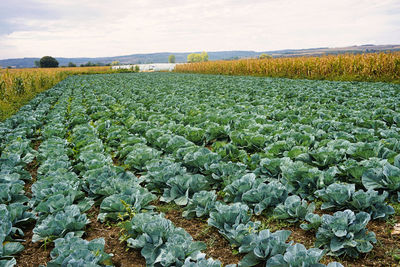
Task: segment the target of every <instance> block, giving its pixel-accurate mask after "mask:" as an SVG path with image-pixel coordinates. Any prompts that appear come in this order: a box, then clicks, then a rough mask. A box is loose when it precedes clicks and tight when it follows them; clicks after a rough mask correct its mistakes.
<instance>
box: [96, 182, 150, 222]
mask: <svg viewBox="0 0 400 267" xmlns="http://www.w3.org/2000/svg"><path fill="white" fill-rule="evenodd" d="M156 198H157V197H156V196H155V195H153V194H152V193H149V192H148V191H147V189H145V188H142V187H137V188H127V189H125V191H123V192H122V193H119V194H115V195H111V196H109V197H106V198H105V199H104V200H103V201H102V202H101V205H100V213H99V216H98V217H97V219H98V220H100V221H101V222H104V221H106V220H111V221H116V220H117V219H125V216H123V214H124V213H125V212H126V205H128V206H129V207H130V208H132V209H133V210H134V211H135V212H143V211H151V210H152V209H153V208H154V207H153V206H151V205H149V203H150V202H151V201H153V200H155V199H156Z"/></svg>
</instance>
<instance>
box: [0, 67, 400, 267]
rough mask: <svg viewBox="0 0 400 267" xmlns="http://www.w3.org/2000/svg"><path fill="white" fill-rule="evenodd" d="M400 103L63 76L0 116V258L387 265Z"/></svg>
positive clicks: (360, 88)
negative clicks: (12, 111)
mask: <svg viewBox="0 0 400 267" xmlns="http://www.w3.org/2000/svg"><path fill="white" fill-rule="evenodd" d="M399 110H400V85H395V84H388V83H360V82H331V81H309V80H289V79H276V78H257V77H240V76H236V77H231V76H218V75H198V74H177V73H137V74H109V75H106V74H105V75H90V76H85V75H82V76H74V77H69V78H67V79H65V80H63V81H62V82H60V83H58V84H57V85H56V86H54V87H53V88H51V89H50V90H48V91H45V92H43V93H40V94H39V95H38V96H37V97H36V98H34V99H33V100H31V101H30V102H29V103H28V104H27V105H25V106H23V107H22V108H21V109H20V111H19V112H18V113H16V114H15V115H13V116H12V117H10V118H8V119H7V120H5V121H4V122H1V123H0V139H1V145H0V152H1V157H0V172H1V176H0V214H1V216H0V266H14V265H16V266H39V265H47V266H113V265H114V266H179V267H180V266H185V267H196V266H198V267H203V266H204V267H206V266H209V267H219V266H222V265H223V266H231V267H232V266H293V267H297V266H301V267H306V266H329V267H334V266H336V267H338V266H361V265H364V266H367V265H376V266H391V265H393V266H395V265H396V264H398V263H399V262H398V261H397V260H399V258H400V251H399V250H398V244H400V243H399V242H400V236H399V235H395V234H394V233H392V232H393V229H394V227H396V225H398V224H397V223H398V222H399V220H400V205H399V201H400V193H399V192H400V113H399ZM196 227H197V228H196ZM96 229H97V230H96ZM98 229H103V230H102V231H98ZM94 231H97V232H96V233H94ZM111 231H115V233H116V234H113V235H109V234H108V233H110V232H111ZM106 234H107V236H106ZM211 237H212V238H213V239H212V240H211ZM117 241H118V242H117ZM109 242H112V244H113V245H110V243H109ZM118 246H120V247H121V249H120V250H118V248H117V247H118ZM127 249H129V250H128V251H126V250H127ZM116 251H121V254H118V253H117V252H116ZM129 253H130V254H129ZM122 254H123V255H122ZM40 255H42V256H43V257H41V258H39V256H40ZM129 255H131V256H129ZM123 257H124V259H122V258H123ZM130 257H131V258H130ZM339 262H340V263H339ZM380 264H382V265H380Z"/></svg>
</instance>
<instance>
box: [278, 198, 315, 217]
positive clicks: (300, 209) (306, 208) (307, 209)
mask: <svg viewBox="0 0 400 267" xmlns="http://www.w3.org/2000/svg"><path fill="white" fill-rule="evenodd" d="M314 210H315V204H314V203H311V204H307V201H305V200H304V199H301V198H300V197H299V196H296V195H293V196H289V197H288V198H287V199H286V200H285V202H284V203H283V204H279V205H278V206H276V208H275V209H274V216H275V218H277V219H281V220H287V221H288V222H292V223H293V222H297V221H298V220H304V218H305V217H306V216H307V214H309V213H313V212H314Z"/></svg>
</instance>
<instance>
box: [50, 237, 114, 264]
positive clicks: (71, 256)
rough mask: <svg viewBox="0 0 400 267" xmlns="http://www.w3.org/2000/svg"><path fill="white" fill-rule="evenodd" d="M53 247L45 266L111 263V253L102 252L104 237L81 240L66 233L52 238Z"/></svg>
mask: <svg viewBox="0 0 400 267" xmlns="http://www.w3.org/2000/svg"><path fill="white" fill-rule="evenodd" d="M54 245H55V247H54V249H53V250H52V251H51V253H50V256H51V258H52V260H51V261H49V262H48V263H47V266H50V267H58V266H72V265H76V266H78V265H79V266H105V265H107V266H108V265H111V264H112V262H111V256H112V254H107V253H105V252H104V245H105V241H104V238H97V239H93V240H91V241H86V240H83V239H82V238H80V237H76V236H74V233H68V234H66V235H65V237H63V238H58V239H56V240H54Z"/></svg>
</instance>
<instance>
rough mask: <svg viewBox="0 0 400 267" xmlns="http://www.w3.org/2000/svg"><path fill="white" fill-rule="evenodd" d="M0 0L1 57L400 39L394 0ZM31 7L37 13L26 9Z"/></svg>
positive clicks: (272, 47) (259, 48) (261, 48)
mask: <svg viewBox="0 0 400 267" xmlns="http://www.w3.org/2000/svg"><path fill="white" fill-rule="evenodd" d="M3 4H4V2H3ZM6 4H7V5H8V8H9V10H11V11H10V12H9V14H6V15H4V16H3V18H2V19H1V22H0V23H2V22H4V25H5V26H4V27H8V28H6V29H1V27H2V26H0V51H1V52H0V58H9V57H24V56H38V57H40V56H43V55H53V56H63V57H80V56H85V57H86V56H88V57H96V56H112V55H123V54H133V53H147V52H161V51H171V52H178V51H201V50H206V51H218V50H256V51H267V50H277V49H286V48H310V47H320V46H329V47H335V46H345V45H353V44H363V43H371V42H373V43H376V44H387V43H400V34H399V33H400V19H399V18H400V3H399V2H398V1H397V0H381V1H378V0H355V1H347V0H336V1H333V0H325V1H320V0H303V1H294V0H293V1H290V0H280V1H278V0H266V1H262V0H253V1H252V0H248V1H239V0H213V1H210V0H203V1H193V0H175V1H165V0H164V1H163V0H147V1H145V0H142V1H137V0H136V1H123V0H114V1H108V0H107V1H106V0H96V1H94V0H58V1H53V0H29V1H28V0H26V1H23V0H19V1H7V0H6ZM13 5H14V6H13ZM18 6H21V7H25V8H26V12H25V13H24V12H22V14H24V15H23V16H20V15H19V13H18V12H12V11H13V10H18ZM12 7H13V8H12ZM0 8H1V6H0ZM34 8H36V9H35V10H36V11H35V15H32V16H26V13H27V12H30V10H33V9H34ZM38 8H41V9H42V10H43V12H42V13H40V12H37V9H38ZM3 32H5V34H3V35H1V34H2V33H3Z"/></svg>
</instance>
